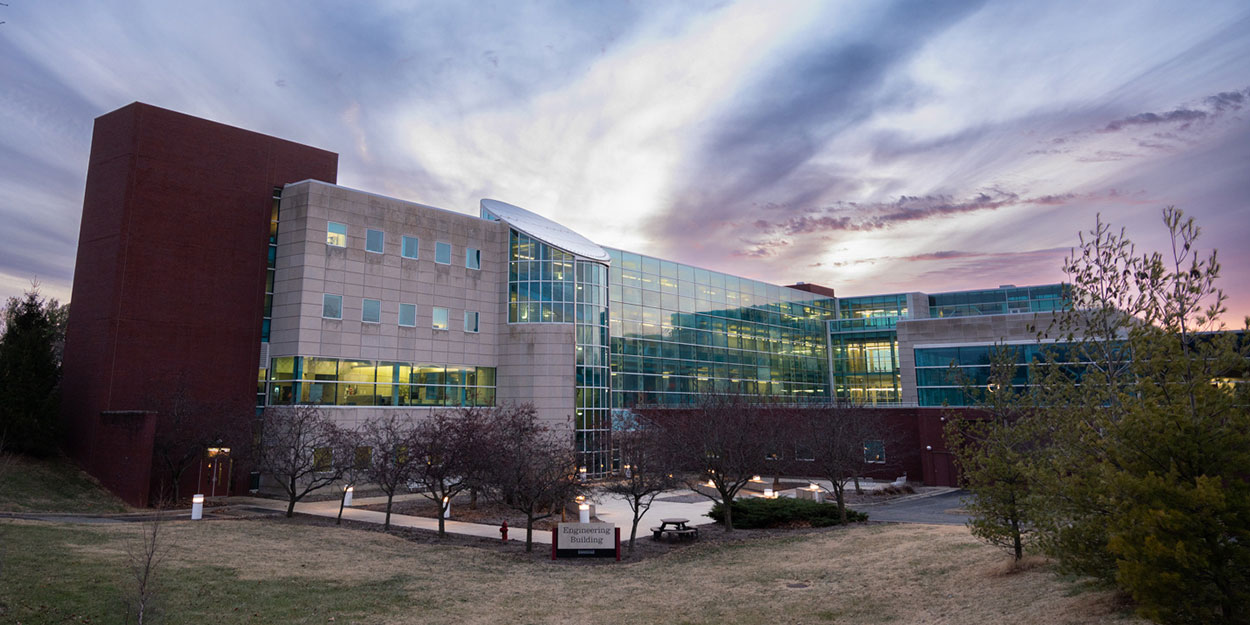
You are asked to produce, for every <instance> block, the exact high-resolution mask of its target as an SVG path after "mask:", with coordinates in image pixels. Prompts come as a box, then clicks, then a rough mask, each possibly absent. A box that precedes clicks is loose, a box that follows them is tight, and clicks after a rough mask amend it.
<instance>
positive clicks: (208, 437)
mask: <svg viewBox="0 0 1250 625" xmlns="http://www.w3.org/2000/svg"><path fill="white" fill-rule="evenodd" d="M151 404H152V405H153V406H155V407H156V435H155V438H154V439H153V442H152V457H153V463H154V464H156V465H157V467H159V469H158V470H159V471H160V474H161V477H160V478H159V484H160V491H161V492H160V493H159V494H158V496H159V497H160V498H162V499H170V500H171V501H173V502H178V501H181V499H182V492H181V487H182V481H183V477H184V476H185V475H186V472H187V471H188V470H189V469H191V468H193V467H195V466H197V464H198V463H200V462H202V461H203V459H204V452H205V450H206V449H207V448H209V447H228V448H230V456H231V458H235V459H237V458H240V457H245V456H246V455H247V450H246V447H247V446H248V445H249V444H250V442H251V437H252V420H253V416H252V413H253V410H252V409H245V410H239V409H237V408H235V407H232V406H230V405H228V404H226V403H225V402H221V401H212V400H203V399H200V398H197V397H194V396H192V394H191V392H190V385H189V383H188V381H187V380H186V378H185V377H180V378H179V379H178V380H177V381H176V382H175V383H174V384H173V385H172V387H171V388H170V389H169V390H168V391H167V392H164V393H162V394H159V395H158V396H157V397H154V398H152V399H151Z"/></svg>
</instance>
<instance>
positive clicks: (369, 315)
mask: <svg viewBox="0 0 1250 625" xmlns="http://www.w3.org/2000/svg"><path fill="white" fill-rule="evenodd" d="M360 320H361V321H364V322H365V323H378V322H379V321H381V320H382V302H379V301H378V300H376V299H366V300H363V301H361V303H360Z"/></svg>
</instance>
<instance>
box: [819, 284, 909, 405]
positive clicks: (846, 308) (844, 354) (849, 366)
mask: <svg viewBox="0 0 1250 625" xmlns="http://www.w3.org/2000/svg"><path fill="white" fill-rule="evenodd" d="M907 314H908V311H907V296H906V295H903V294H898V295H877V296H872V297H844V298H839V299H838V318H837V319H836V320H835V321H831V322H829V347H830V359H831V361H832V366H833V389H834V390H833V392H834V394H835V396H836V397H837V398H838V399H839V400H844V401H850V402H855V403H863V404H897V403H898V402H899V401H900V399H901V392H900V388H899V385H900V378H901V376H900V374H899V364H898V332H897V331H896V330H895V327H897V325H898V320H899V319H904V318H907Z"/></svg>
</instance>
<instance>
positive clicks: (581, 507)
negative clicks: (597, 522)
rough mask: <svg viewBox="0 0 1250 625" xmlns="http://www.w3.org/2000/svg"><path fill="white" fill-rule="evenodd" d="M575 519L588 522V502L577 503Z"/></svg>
mask: <svg viewBox="0 0 1250 625" xmlns="http://www.w3.org/2000/svg"><path fill="white" fill-rule="evenodd" d="M577 520H578V522H579V523H589V522H590V504H588V503H579V504H577Z"/></svg>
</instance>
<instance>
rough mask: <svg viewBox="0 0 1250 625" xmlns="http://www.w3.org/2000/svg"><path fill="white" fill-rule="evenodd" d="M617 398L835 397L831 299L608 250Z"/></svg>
mask: <svg viewBox="0 0 1250 625" xmlns="http://www.w3.org/2000/svg"><path fill="white" fill-rule="evenodd" d="M608 253H609V254H610V255H611V257H612V262H611V265H610V267H611V269H610V272H611V273H610V277H609V280H608V282H609V285H610V288H609V297H608V299H609V300H610V302H611V315H610V319H611V322H610V328H611V331H610V333H609V334H610V336H611V339H612V349H611V354H612V361H611V362H612V386H611V388H612V406H613V408H617V409H623V408H631V407H634V406H637V405H681V404H691V403H694V402H695V401H696V400H697V398H698V396H699V394H700V393H713V392H716V393H737V394H744V395H759V396H770V397H777V398H784V399H785V400H787V401H797V402H819V401H828V399H829V365H828V356H827V353H826V345H827V342H826V336H825V321H827V320H829V319H833V318H834V317H835V316H836V307H835V302H834V300H833V298H826V297H821V296H819V295H815V294H813V293H809V292H806V291H799V290H796V289H789V288H786V287H781V286H777V285H774V284H767V283H764V282H759V281H756V280H749V279H747V278H739V277H738V276H731V275H727V274H723V273H719V272H715V271H709V270H706V269H701V268H698V267H692V266H690V265H682V264H679V263H675V262H672V261H666V260H660V259H658V258H653V257H650V256H643V255H640V254H634V253H632V252H626V251H623V250H616V249H608Z"/></svg>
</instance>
